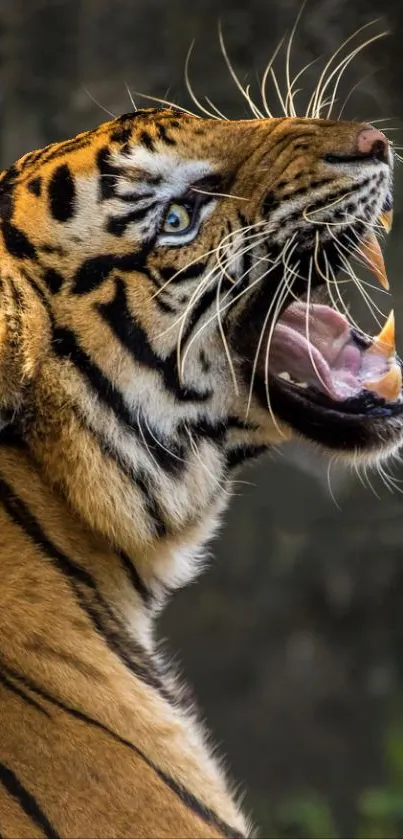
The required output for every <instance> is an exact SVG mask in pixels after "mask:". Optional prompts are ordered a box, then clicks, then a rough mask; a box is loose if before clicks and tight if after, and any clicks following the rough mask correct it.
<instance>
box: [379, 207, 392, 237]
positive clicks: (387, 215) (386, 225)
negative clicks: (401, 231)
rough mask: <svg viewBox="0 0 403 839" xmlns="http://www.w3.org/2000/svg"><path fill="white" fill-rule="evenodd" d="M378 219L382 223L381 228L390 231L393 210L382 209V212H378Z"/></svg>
mask: <svg viewBox="0 0 403 839" xmlns="http://www.w3.org/2000/svg"><path fill="white" fill-rule="evenodd" d="M378 221H379V223H380V224H381V225H382V227H383V229H384V230H386V233H390V231H391V230H392V224H393V210H384V212H383V213H381V214H380V216H379V218H378Z"/></svg>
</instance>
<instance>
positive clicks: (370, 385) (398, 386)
mask: <svg viewBox="0 0 403 839" xmlns="http://www.w3.org/2000/svg"><path fill="white" fill-rule="evenodd" d="M363 385H364V387H366V388H367V390H371V391H372V392H373V393H376V395H377V396H380V397H381V398H382V399H386V400H387V401H388V402H396V400H397V399H398V398H399V396H400V394H401V390H402V371H401V369H400V365H399V364H394V365H393V367H391V368H390V370H388V371H387V373H385V374H384V375H383V376H381V378H380V379H378V380H377V381H370V382H363Z"/></svg>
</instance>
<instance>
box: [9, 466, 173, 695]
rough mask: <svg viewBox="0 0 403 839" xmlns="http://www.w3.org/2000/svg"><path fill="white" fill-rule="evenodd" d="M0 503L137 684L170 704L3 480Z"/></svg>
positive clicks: (102, 605) (118, 625)
mask: <svg viewBox="0 0 403 839" xmlns="http://www.w3.org/2000/svg"><path fill="white" fill-rule="evenodd" d="M0 502H1V503H2V504H3V506H4V509H5V510H6V512H7V513H8V515H9V516H10V518H11V519H12V521H14V523H15V524H16V525H17V526H18V527H20V528H21V530H23V532H24V533H25V534H26V535H27V536H28V537H29V538H30V539H31V540H32V542H33V543H34V544H35V545H36V546H37V547H38V548H39V549H40V550H41V551H42V552H43V553H44V554H45V556H47V557H48V558H49V559H50V560H51V561H52V562H53V564H54V565H55V567H56V568H57V569H58V570H59V572H60V573H61V574H63V576H64V577H65V579H66V580H67V582H68V583H69V584H70V587H71V589H72V591H73V594H74V595H75V597H76V599H77V601H78V603H79V604H80V606H81V608H82V609H83V611H84V612H85V613H86V614H87V616H88V617H89V619H90V620H91V623H92V624H93V625H94V627H95V628H96V629H97V630H98V632H99V633H100V635H101V637H102V638H103V639H104V642H105V644H106V646H107V647H108V648H109V649H110V650H111V652H113V653H114V654H115V655H116V656H117V657H118V658H119V659H120V660H121V661H122V663H123V664H124V665H125V666H126V667H127V668H128V669H129V670H130V671H131V672H132V673H133V674H134V675H135V676H137V677H138V678H139V679H141V681H143V682H144V683H145V684H147V685H148V686H149V687H152V688H154V689H155V690H157V691H158V692H159V693H160V694H161V695H162V696H164V698H165V699H167V701H171V696H170V694H169V693H168V691H167V690H166V688H165V686H164V685H163V684H162V682H161V679H160V676H159V674H158V672H157V669H156V665H155V662H154V661H153V660H152V659H151V658H150V656H149V655H148V653H147V652H146V651H145V650H144V649H143V648H142V647H141V645H140V644H138V643H136V641H135V640H134V638H133V637H132V635H131V634H130V633H129V632H128V631H127V629H126V626H125V624H124V623H123V622H122V621H121V620H120V618H118V616H117V615H115V613H114V612H113V610H112V609H111V607H110V605H109V603H108V602H107V601H106V600H105V598H104V597H103V596H102V594H101V593H100V592H99V591H98V588H97V585H96V583H95V580H94V579H93V578H92V576H91V575H90V574H89V573H88V571H86V570H85V569H84V568H81V567H80V566H78V565H76V564H75V563H74V562H73V560H72V559H71V558H70V557H68V556H67V554H65V553H64V552H63V551H61V550H60V549H59V548H57V546H56V545H55V544H54V543H53V542H51V541H50V539H49V538H48V537H47V536H46V534H45V532H44V531H43V529H42V528H41V526H40V524H39V522H38V521H37V520H36V519H35V518H34V516H33V515H32V513H31V511H30V510H29V509H28V507H27V506H26V505H25V504H24V502H23V501H22V500H21V499H20V498H19V497H18V496H17V495H15V493H14V492H13V491H12V489H11V487H10V486H9V485H8V484H7V483H6V481H5V480H4V479H3V478H0Z"/></svg>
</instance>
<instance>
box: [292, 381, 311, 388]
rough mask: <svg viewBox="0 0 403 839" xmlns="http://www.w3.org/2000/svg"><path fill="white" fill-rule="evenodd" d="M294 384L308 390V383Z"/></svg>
mask: <svg viewBox="0 0 403 839" xmlns="http://www.w3.org/2000/svg"><path fill="white" fill-rule="evenodd" d="M294 384H295V385H298V387H302V388H307V387H308V382H294Z"/></svg>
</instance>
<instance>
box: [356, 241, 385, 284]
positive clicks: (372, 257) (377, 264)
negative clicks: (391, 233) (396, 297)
mask: <svg viewBox="0 0 403 839" xmlns="http://www.w3.org/2000/svg"><path fill="white" fill-rule="evenodd" d="M360 253H361V255H362V256H363V257H364V259H365V261H366V262H367V264H368V266H369V268H370V270H371V271H372V272H373V274H374V276H375V278H376V279H377V280H378V283H380V285H381V286H382V288H385V289H386V290H388V289H389V280H388V278H387V276H386V269H385V261H384V258H383V253H382V251H381V246H380V244H379V242H378V239H377V238H376V236H375V233H374V232H373V230H372V231H371V233H368V235H367V236H366V237H365V239H363V241H362V242H361V245H360Z"/></svg>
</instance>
